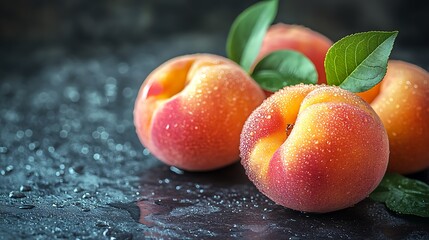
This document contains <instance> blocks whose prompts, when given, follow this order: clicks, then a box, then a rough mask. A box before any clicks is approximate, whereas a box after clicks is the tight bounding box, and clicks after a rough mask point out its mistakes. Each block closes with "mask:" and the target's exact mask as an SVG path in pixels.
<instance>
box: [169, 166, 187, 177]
mask: <svg viewBox="0 0 429 240" xmlns="http://www.w3.org/2000/svg"><path fill="white" fill-rule="evenodd" d="M170 171H172V172H174V173H175V174H179V175H182V174H183V173H185V172H184V171H183V170H181V169H178V168H177V167H174V166H171V167H170Z"/></svg>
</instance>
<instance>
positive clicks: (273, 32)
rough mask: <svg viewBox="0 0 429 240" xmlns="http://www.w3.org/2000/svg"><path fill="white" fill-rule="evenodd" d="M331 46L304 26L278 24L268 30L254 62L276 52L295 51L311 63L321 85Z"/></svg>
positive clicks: (329, 42)
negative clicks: (327, 54) (326, 57)
mask: <svg viewBox="0 0 429 240" xmlns="http://www.w3.org/2000/svg"><path fill="white" fill-rule="evenodd" d="M332 44H333V43H332V41H331V40H329V39H328V38H327V37H325V36H323V35H322V34H320V33H318V32H315V31H313V30H311V29H309V28H306V27H304V26H299V25H288V24H284V23H278V24H275V25H273V26H271V27H270V28H269V29H268V31H267V33H266V35H265V37H264V40H263V42H262V46H261V50H260V52H259V55H258V57H257V58H256V59H257V60H256V62H258V61H259V60H261V59H262V58H263V57H264V56H266V55H268V54H269V53H271V52H273V51H276V50H285V49H289V50H295V51H298V52H300V53H302V54H304V55H305V56H306V57H308V58H309V59H310V60H311V61H312V62H313V64H314V66H315V67H316V70H317V74H318V76H319V80H318V83H319V84H322V83H326V74H325V67H324V62H325V56H326V53H327V52H328V50H329V48H330V47H331V46H332Z"/></svg>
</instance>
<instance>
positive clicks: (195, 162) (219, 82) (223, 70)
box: [134, 54, 265, 171]
mask: <svg viewBox="0 0 429 240" xmlns="http://www.w3.org/2000/svg"><path fill="white" fill-rule="evenodd" d="M264 97H265V95H264V93H263V91H262V90H261V89H260V88H259V86H258V85H257V84H256V82H254V81H253V79H252V78H251V77H250V76H249V75H248V74H247V73H246V72H244V71H243V70H242V69H241V68H240V67H239V66H238V65H237V64H235V63H234V62H232V61H230V60H228V59H226V58H224V57H221V56H216V55H210V54H194V55H187V56H181V57H176V58H173V59H171V60H169V61H167V62H166V63H164V64H162V65H161V66H159V67H158V68H157V69H155V70H154V71H153V72H152V73H151V74H150V75H149V76H148V77H147V79H146V80H145V81H144V83H143V85H142V87H141V88H140V91H139V94H138V97H137V99H136V102H135V107H134V125H135V127H136V131H137V135H138V137H139V139H140V141H141V142H142V143H143V145H144V146H146V148H147V149H149V150H150V152H151V153H152V154H153V155H154V156H155V157H157V158H158V159H159V160H161V161H163V162H164V163H166V164H168V165H172V166H176V167H178V168H182V169H185V170H190V171H206V170H212V169H216V168H220V167H223V166H226V165H228V164H231V163H233V162H235V161H237V160H238V159H239V149H238V148H239V141H240V132H241V130H242V127H243V125H244V122H245V120H246V119H247V117H248V116H249V115H250V113H251V112H252V111H253V110H254V109H255V108H256V107H257V106H258V105H259V104H260V103H261V102H262V101H263V99H264Z"/></svg>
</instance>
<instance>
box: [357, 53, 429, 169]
mask: <svg viewBox="0 0 429 240" xmlns="http://www.w3.org/2000/svg"><path fill="white" fill-rule="evenodd" d="M358 95H360V96H361V97H362V98H363V99H365V100H366V101H367V102H369V103H370V104H371V107H372V108H374V110H375V112H377V114H378V116H380V118H381V120H382V122H383V124H384V126H385V128H386V130H387V134H388V135H389V143H390V159H389V166H388V171H391V172H398V173H401V174H409V173H414V172H417V171H420V170H423V169H425V168H428V167H429V151H428V146H429V73H428V72H427V71H425V70H424V69H422V68H420V67H418V66H416V65H413V64H411V63H406V62H403V61H397V60H396V61H395V60H391V61H389V63H388V68H387V73H386V76H385V77H384V79H383V80H382V81H381V82H380V83H379V84H378V85H376V86H375V87H374V88H372V89H370V90H368V91H366V92H363V93H359V94H358Z"/></svg>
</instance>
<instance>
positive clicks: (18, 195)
mask: <svg viewBox="0 0 429 240" xmlns="http://www.w3.org/2000/svg"><path fill="white" fill-rule="evenodd" d="M9 197H10V198H25V197H26V196H25V194H24V193H22V192H17V191H12V192H10V193H9Z"/></svg>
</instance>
